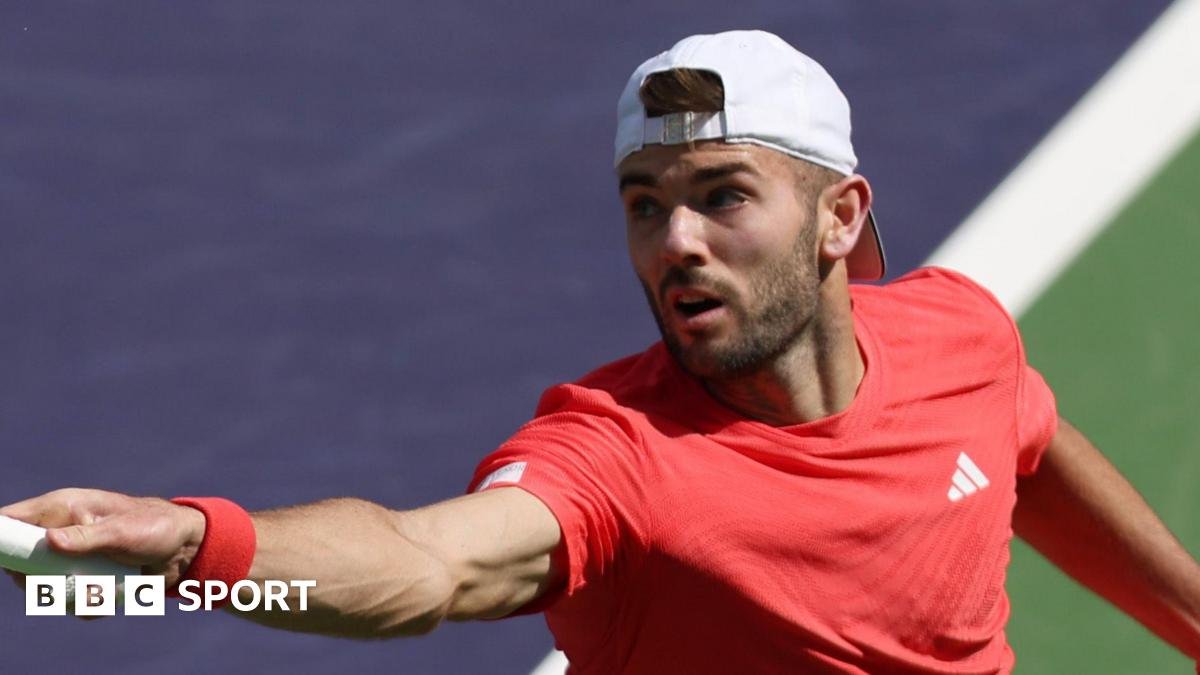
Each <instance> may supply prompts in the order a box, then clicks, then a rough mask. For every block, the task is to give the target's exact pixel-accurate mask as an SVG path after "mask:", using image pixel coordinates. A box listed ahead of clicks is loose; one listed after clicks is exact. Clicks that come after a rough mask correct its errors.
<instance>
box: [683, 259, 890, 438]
mask: <svg viewBox="0 0 1200 675" xmlns="http://www.w3.org/2000/svg"><path fill="white" fill-rule="evenodd" d="M827 281H828V280H827ZM826 286H828V288H827V287H826ZM820 293H821V296H820V300H819V302H818V304H817V310H816V314H815V315H814V316H813V318H812V320H811V321H810V322H809V324H808V326H807V327H806V328H805V331H804V333H803V334H801V336H800V337H799V339H797V341H796V343H795V344H793V345H792V347H791V348H789V349H788V350H787V351H786V352H785V353H784V354H782V355H780V356H779V357H778V358H776V359H775V360H774V361H772V362H771V363H769V364H767V365H765V366H764V367H763V368H760V369H759V370H757V371H755V372H754V373H751V374H749V375H745V376H742V377H738V378H734V379H729V380H705V381H704V386H705V388H706V389H707V390H708V392H709V393H710V394H712V396H713V397H714V398H716V399H717V400H718V401H720V402H722V403H724V404H725V405H726V406H728V407H729V408H732V409H733V410H736V411H737V412H739V413H741V414H743V415H745V416H746V417H749V418H752V419H756V420H759V421H762V422H765V423H767V424H770V425H772V426H790V425H793V424H803V423H805V422H812V421H814V420H819V419H822V418H825V417H829V416H831V415H836V414H837V413H840V412H842V411H843V410H845V409H846V408H848V407H850V404H851V403H852V402H853V401H854V396H855V394H857V393H858V386H859V384H860V383H861V382H862V378H863V374H864V373H865V372H866V366H865V364H864V363H863V359H862V354H861V353H860V352H859V350H858V342H857V340H856V339H855V337H854V317H853V314H852V313H851V309H850V292H849V288H848V286H847V285H846V284H845V282H844V281H843V282H842V283H840V284H828V283H827V284H822V288H821V291H820Z"/></svg>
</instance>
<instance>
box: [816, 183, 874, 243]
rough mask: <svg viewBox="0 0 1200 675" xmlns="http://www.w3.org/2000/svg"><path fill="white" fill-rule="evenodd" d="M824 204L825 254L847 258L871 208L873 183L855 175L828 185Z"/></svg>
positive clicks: (822, 199) (823, 240)
mask: <svg viewBox="0 0 1200 675" xmlns="http://www.w3.org/2000/svg"><path fill="white" fill-rule="evenodd" d="M818 199H819V200H820V204H821V214H822V216H823V217H822V219H821V220H822V222H821V225H822V228H821V242H820V243H821V246H820V250H821V257H822V258H824V259H826V260H828V261H829V262H835V261H838V260H843V259H845V258H846V256H848V255H850V251H852V250H854V245H855V244H856V243H858V237H859V235H860V234H862V230H863V225H864V224H865V223H866V222H867V211H868V210H870V208H871V184H870V183H868V182H867V179H866V178H864V177H863V176H860V175H859V174H851V175H849V176H846V177H845V178H842V179H841V180H839V181H838V182H836V183H833V184H832V185H830V186H828V187H826V188H825V189H824V190H822V191H821V194H820V196H819V197H818Z"/></svg>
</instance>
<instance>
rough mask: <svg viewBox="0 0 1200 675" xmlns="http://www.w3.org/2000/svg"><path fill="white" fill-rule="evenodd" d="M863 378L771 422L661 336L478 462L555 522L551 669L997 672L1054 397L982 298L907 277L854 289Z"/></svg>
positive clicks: (545, 403) (956, 281) (1005, 664)
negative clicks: (558, 653) (1025, 515)
mask: <svg viewBox="0 0 1200 675" xmlns="http://www.w3.org/2000/svg"><path fill="white" fill-rule="evenodd" d="M851 295H852V298H853V311H854V321H855V333H856V336H857V339H858V344H859V347H860V350H861V352H862V354H863V357H864V359H865V361H866V374H865V375H864V377H863V380H862V383H861V384H860V386H859V389H858V392H857V394H856V396H855V399H854V402H853V403H852V404H851V405H850V407H849V408H847V409H846V410H844V411H842V412H841V413H839V414H837V415H834V416H832V417H828V418H825V419H821V420H817V421H814V422H810V423H806V424H800V425H796V426H791V427H773V426H770V425H767V424H764V423H761V422H757V421H753V420H750V419H747V418H745V417H742V416H740V415H738V414H737V413H735V412H733V411H732V410H730V409H729V408H726V407H724V406H723V405H721V404H720V403H718V402H717V401H716V400H715V399H713V398H712V397H710V396H709V395H708V393H707V392H706V391H705V390H704V389H703V388H702V386H701V385H700V384H699V383H698V381H697V380H695V379H694V378H693V377H691V376H689V375H688V374H686V373H685V372H684V371H682V370H681V369H680V368H679V366H678V365H676V363H675V361H674V360H673V359H672V358H671V356H670V355H669V353H668V352H667V351H666V349H665V348H664V347H663V346H662V344H661V343H660V344H657V345H655V346H653V347H651V348H650V349H649V350H647V351H645V352H643V353H641V354H637V355H634V356H630V357H627V358H625V359H622V360H620V361H616V362H614V363H611V364H609V365H607V366H604V367H603V368H600V369H599V370H597V371H595V372H593V373H591V374H589V375H587V376H586V377H584V378H583V379H581V380H579V381H578V382H576V383H574V384H563V385H558V386H555V387H551V388H550V389H548V390H547V391H546V393H545V394H544V395H543V397H542V400H541V402H540V404H539V405H538V410H537V416H536V417H535V419H533V420H532V421H531V422H529V423H528V424H526V425H525V426H524V427H523V428H521V430H520V431H518V432H517V433H516V435H514V436H513V437H512V438H511V439H510V440H508V441H507V442H506V443H505V444H504V445H503V446H501V447H500V448H499V449H498V450H496V451H495V452H494V453H492V454H491V455H489V456H488V457H487V458H486V459H485V460H484V461H483V462H482V463H481V464H480V465H479V468H478V469H477V471H476V473H475V477H474V479H473V480H472V482H471V485H470V488H469V489H470V490H476V489H480V488H482V489H491V488H494V487H504V486H513V485H515V486H517V487H520V488H522V489H524V490H527V491H529V492H530V493H532V494H533V495H535V496H537V497H538V498H539V499H541V500H542V501H543V502H545V503H546V505H547V506H548V507H549V508H550V510H551V511H552V512H553V513H554V515H555V516H556V517H557V519H558V522H559V525H560V526H561V527H562V534H563V546H564V547H565V549H563V550H560V551H559V555H560V556H561V558H560V560H562V561H563V562H562V564H563V565H565V572H566V584H565V587H564V588H562V589H561V590H560V591H558V592H555V593H553V594H551V595H550V596H548V597H543V598H541V599H540V600H539V601H537V602H536V603H535V606H533V607H531V608H527V610H528V609H544V610H545V614H546V621H547V623H548V624H549V626H550V629H551V631H552V632H553V633H554V636H555V639H556V642H557V645H558V647H559V648H560V649H562V650H563V651H564V652H566V655H567V658H568V660H569V661H570V663H571V666H570V670H569V671H568V672H570V673H575V674H584V673H588V674H590V673H596V674H605V675H611V674H613V673H646V674H647V675H651V674H652V675H663V674H664V673H689V674H703V673H714V674H715V673H721V674H726V673H826V672H836V673H864V672H867V673H893V672H896V673H900V672H920V673H996V672H1007V671H1009V670H1011V669H1012V667H1013V660H1014V659H1013V654H1012V650H1011V649H1010V648H1009V646H1008V643H1007V641H1006V639H1005V635H1004V624H1005V622H1006V620H1007V619H1008V613H1009V606H1008V599H1007V597H1006V595H1005V593H1004V573H1005V568H1006V566H1007V565H1008V561H1009V540H1010V539H1011V537H1012V527H1011V520H1012V509H1013V505H1014V503H1015V492H1014V490H1015V483H1016V477H1017V476H1018V475H1019V474H1028V473H1030V472H1032V471H1033V470H1034V468H1035V467H1036V466H1037V463H1038V460H1039V458H1040V456H1041V453H1042V451H1043V449H1044V448H1045V447H1046V445H1047V444H1048V443H1049V441H1050V439H1051V437H1052V436H1053V434H1054V432H1055V430H1056V427H1057V419H1058V418H1057V414H1056V412H1055V405H1054V398H1053V395H1052V394H1051V392H1050V390H1049V388H1048V387H1047V386H1046V383H1045V382H1044V381H1043V380H1042V378H1041V376H1039V375H1038V374H1037V373H1036V372H1035V371H1034V370H1033V369H1032V368H1030V367H1029V366H1028V365H1027V364H1026V361H1025V355H1024V352H1023V350H1022V347H1021V342H1020V338H1019V336H1018V333H1017V329H1016V327H1015V325H1014V323H1013V321H1012V319H1011V318H1010V317H1009V316H1008V314H1007V313H1006V312H1005V311H1004V310H1003V309H1002V308H1001V307H1000V305H999V304H998V303H997V302H996V300H995V299H994V298H993V297H992V296H991V295H990V294H988V293H987V292H986V291H984V290H983V289H981V288H980V287H979V286H977V285H975V284H974V283H972V282H970V281H969V280H967V279H966V278H964V277H963V276H961V275H959V274H956V273H953V272H949V271H946V270H940V269H923V270H918V271H916V272H914V273H912V274H909V275H907V276H905V277H903V278H901V279H899V280H897V281H895V282H893V283H890V284H888V285H886V286H853V287H852V290H851Z"/></svg>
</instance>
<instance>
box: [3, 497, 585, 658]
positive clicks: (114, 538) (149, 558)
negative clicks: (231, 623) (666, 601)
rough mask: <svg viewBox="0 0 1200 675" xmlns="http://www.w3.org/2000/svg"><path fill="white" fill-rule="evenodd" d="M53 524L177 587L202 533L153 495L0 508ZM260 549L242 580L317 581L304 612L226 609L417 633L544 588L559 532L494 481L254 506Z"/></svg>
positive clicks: (349, 629) (496, 612)
mask: <svg viewBox="0 0 1200 675" xmlns="http://www.w3.org/2000/svg"><path fill="white" fill-rule="evenodd" d="M0 514H3V515H7V516H10V517H13V518H17V519H19V520H25V521H27V522H32V523H35V524H38V525H41V526H43V527H47V528H61V529H52V530H50V532H49V533H48V535H47V537H48V539H49V542H50V546H51V547H52V548H54V549H57V550H59V551H62V552H64V553H72V554H88V553H99V554H103V555H107V556H109V557H111V558H114V559H116V560H119V561H121V562H125V563H128V564H136V565H143V566H144V567H145V568H146V571H147V572H149V573H151V574H163V575H165V576H166V577H167V579H166V583H167V584H168V585H171V584H173V583H175V581H177V580H178V579H179V577H180V575H181V574H182V573H183V572H184V571H185V570H186V568H187V566H188V564H189V563H190V561H191V558H192V557H193V556H194V555H195V554H196V550H197V549H198V547H199V544H200V541H201V539H202V538H203V536H204V529H205V520H204V516H203V515H202V514H200V512H198V511H196V510H194V509H191V508H188V507H184V506H177V505H175V504H172V503H170V502H167V501H164V500H161V499H156V498H142V497H129V496H126V495H120V494H115V493H111V492H102V491H97V490H76V489H71V490H58V491H55V492H51V493H48V494H46V495H42V496H41V497H36V498H34V499H30V500H26V501H24V502H19V503H17V504H13V505H11V506H8V507H5V508H3V509H0ZM252 516H253V520H254V528H255V531H256V534H257V539H258V548H257V551H256V553H255V556H254V563H253V565H252V567H251V569H250V574H249V575H248V578H249V579H251V580H253V581H258V582H260V583H261V582H262V581H264V580H266V579H281V580H292V579H315V580H316V581H317V585H316V587H315V588H312V589H310V590H309V592H308V611H305V612H298V611H294V610H295V609H296V607H297V603H296V602H295V600H296V597H295V595H294V594H295V591H294V589H293V596H291V597H289V602H288V605H289V607H291V608H292V609H293V611H290V612H281V611H278V610H275V611H271V612H266V611H262V610H259V611H255V612H240V611H236V610H231V611H232V612H233V613H234V614H238V615H240V616H244V617H246V618H249V619H251V620H254V621H257V622H260V623H264V624H267V625H271V626H275V627H279V628H286V629H289V630H298V631H305V632H315V633H324V634H327V635H339V636H345V637H360V638H376V637H391V636H397V635H417V634H422V633H426V632H428V631H430V630H432V629H433V628H434V627H435V626H437V625H438V624H439V623H440V622H441V621H442V620H445V619H450V620H456V621H461V620H469V619H481V618H495V617H501V616H504V615H506V614H509V613H511V612H512V611H514V610H516V609H518V608H520V607H521V606H523V605H524V604H526V603H528V602H529V601H531V600H533V599H535V598H536V597H538V596H539V595H540V594H542V593H544V592H546V591H547V590H549V589H551V588H552V587H553V586H554V585H555V584H556V583H557V581H558V575H557V573H556V571H555V570H553V569H552V565H551V553H552V551H553V550H554V548H555V547H556V546H557V544H558V541H559V538H560V536H561V535H560V531H559V527H558V522H557V521H556V520H555V518H554V516H553V514H551V512H550V510H549V509H548V508H547V507H546V506H545V505H544V504H543V503H542V502H541V501H539V500H538V499H537V498H536V497H533V496H532V495H530V494H528V493H526V492H525V491H523V490H520V489H518V488H497V489H493V490H489V491H487V492H483V493H479V494H472V495H467V496H464V497H459V498H457V499H451V500H448V501H445V502H441V503H438V504H434V505H432V506H428V507H425V508H421V509H417V510H413V511H391V510H389V509H386V508H384V507H382V506H379V505H377V504H373V503H371V502H366V501H362V500H357V499H333V500H328V501H323V502H318V503H316V504H310V505H305V506H295V507H289V508H283V509H277V510H272V511H264V512H258V513H254V514H252Z"/></svg>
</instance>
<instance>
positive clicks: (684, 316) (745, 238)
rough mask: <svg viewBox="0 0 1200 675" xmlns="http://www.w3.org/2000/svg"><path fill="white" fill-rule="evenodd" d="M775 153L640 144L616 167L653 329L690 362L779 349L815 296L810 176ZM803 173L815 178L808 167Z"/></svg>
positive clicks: (719, 363)
mask: <svg viewBox="0 0 1200 675" xmlns="http://www.w3.org/2000/svg"><path fill="white" fill-rule="evenodd" d="M795 162H796V160H793V159H791V158H789V157H787V156H786V155H783V154H782V153H779V152H775V151H773V150H769V149H766V148H762V147H758V146H755V145H746V144H726V143H724V142H721V141H706V142H701V143H697V144H695V145H694V147H691V148H689V147H688V146H686V145H676V146H658V145H652V146H647V147H646V148H645V149H643V150H641V151H639V152H636V153H634V154H633V155H630V156H629V157H628V158H626V159H625V160H624V161H623V162H621V165H620V167H618V174H619V176H620V181H621V199H622V202H623V203H624V206H625V218H626V223H627V235H628V242H629V255H630V259H631V260H632V262H633V268H634V271H635V272H636V273H637V276H638V279H639V280H640V281H641V283H642V288H643V289H644V290H645V292H646V298H647V300H648V301H649V303H650V309H651V311H652V312H653V313H654V317H655V319H656V320H657V321H658V326H659V330H660V331H661V332H662V336H663V340H664V342H665V343H666V345H667V347H668V348H669V349H670V351H671V353H672V354H673V355H674V356H675V358H676V360H677V361H678V362H679V363H680V364H681V365H682V366H683V367H684V368H685V369H687V370H688V371H689V372H691V373H692V374H694V375H697V376H699V377H702V378H706V379H724V378H730V377H736V376H740V375H746V374H749V373H752V372H754V371H755V370H757V369H759V368H761V367H762V366H764V365H766V364H767V363H768V362H769V361H770V360H772V359H774V358H775V357H777V356H779V355H781V354H783V353H784V352H785V351H786V350H787V349H788V347H790V346H791V345H792V344H793V343H794V342H795V340H796V338H797V337H798V336H799V335H800V334H801V333H802V332H803V331H804V328H805V326H806V325H807V324H808V322H809V320H810V319H811V318H812V315H813V312H814V310H815V308H816V304H817V291H818V286H819V283H820V279H819V274H818V250H817V244H816V242H817V232H816V227H817V224H816V222H815V216H814V213H815V204H814V203H813V202H814V200H813V199H810V198H808V197H807V196H806V195H809V194H814V195H815V194H816V192H817V190H815V189H814V188H812V187H811V186H807V185H805V186H801V185H800V184H799V183H798V180H799V179H798V173H797V171H798V167H797V164H796V163H795ZM809 180H813V179H812V178H810V179H809Z"/></svg>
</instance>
